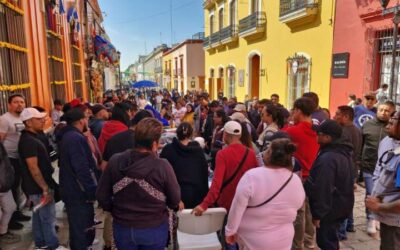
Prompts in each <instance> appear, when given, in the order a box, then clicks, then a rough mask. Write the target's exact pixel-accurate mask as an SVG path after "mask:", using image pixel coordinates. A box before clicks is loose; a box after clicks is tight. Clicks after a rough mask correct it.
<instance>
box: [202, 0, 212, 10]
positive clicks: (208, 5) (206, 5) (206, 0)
mask: <svg viewBox="0 0 400 250" xmlns="http://www.w3.org/2000/svg"><path fill="white" fill-rule="evenodd" d="M214 3H215V1H214V0H204V1H203V8H204V9H211V8H212V7H214Z"/></svg>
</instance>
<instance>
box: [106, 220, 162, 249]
mask: <svg viewBox="0 0 400 250" xmlns="http://www.w3.org/2000/svg"><path fill="white" fill-rule="evenodd" d="M168 229H169V226H168V222H164V223H163V224H161V225H160V226H157V227H151V228H144V229H135V228H132V227H124V226H121V225H118V224H117V223H115V222H114V223H113V233H114V239H115V244H116V245H117V248H118V249H119V250H164V249H165V247H166V246H167V241H168Z"/></svg>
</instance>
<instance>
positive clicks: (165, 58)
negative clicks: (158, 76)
mask: <svg viewBox="0 0 400 250" xmlns="http://www.w3.org/2000/svg"><path fill="white" fill-rule="evenodd" d="M172 59H173V58H172V54H171V53H169V54H166V55H163V58H162V69H163V84H164V86H165V88H168V89H170V88H171V87H173V84H172V83H173V73H174V67H175V65H174V63H173V60H172ZM169 61H171V68H172V69H171V72H170V75H169V79H167V78H168V76H167V72H166V70H167V68H166V67H165V62H167V64H168V62H169Z"/></svg>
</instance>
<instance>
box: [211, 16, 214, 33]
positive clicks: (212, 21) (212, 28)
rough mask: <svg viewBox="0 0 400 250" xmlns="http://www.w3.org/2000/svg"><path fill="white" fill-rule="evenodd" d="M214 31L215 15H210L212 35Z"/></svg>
mask: <svg viewBox="0 0 400 250" xmlns="http://www.w3.org/2000/svg"><path fill="white" fill-rule="evenodd" d="M212 33H214V15H211V16H210V35H211V34H212Z"/></svg>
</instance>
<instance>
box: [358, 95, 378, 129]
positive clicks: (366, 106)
mask: <svg viewBox="0 0 400 250" xmlns="http://www.w3.org/2000/svg"><path fill="white" fill-rule="evenodd" d="M375 104H376V96H375V93H374V92H368V93H366V94H365V95H364V101H363V103H362V104H360V105H357V106H355V107H354V125H356V126H357V128H360V129H361V128H362V126H363V125H364V123H365V122H366V121H368V120H371V119H373V118H374V117H375V116H376V107H375Z"/></svg>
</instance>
